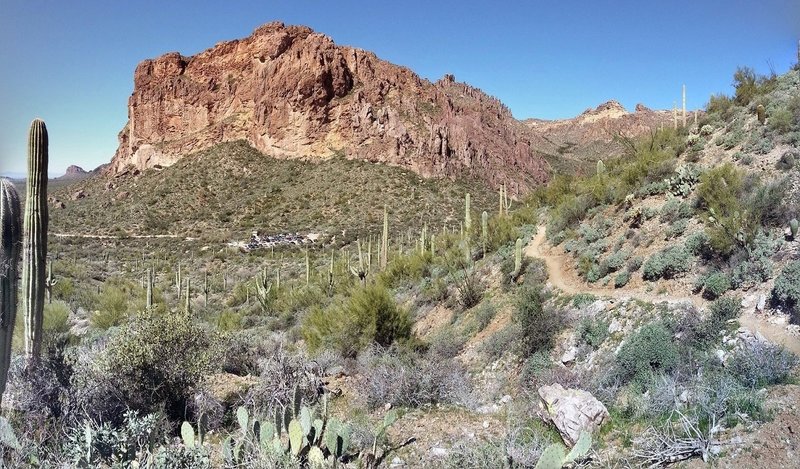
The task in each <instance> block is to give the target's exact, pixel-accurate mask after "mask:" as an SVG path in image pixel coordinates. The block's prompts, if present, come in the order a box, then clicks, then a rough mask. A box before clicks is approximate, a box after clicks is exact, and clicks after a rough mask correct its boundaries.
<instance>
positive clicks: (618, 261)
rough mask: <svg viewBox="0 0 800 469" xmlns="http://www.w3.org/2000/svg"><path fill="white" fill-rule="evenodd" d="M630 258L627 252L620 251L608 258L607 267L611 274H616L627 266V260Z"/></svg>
mask: <svg viewBox="0 0 800 469" xmlns="http://www.w3.org/2000/svg"><path fill="white" fill-rule="evenodd" d="M628 256H630V252H629V251H627V250H619V251H617V252H615V253H613V254H611V255H610V256H608V257H607V258H606V261H605V263H606V267H607V270H608V271H609V272H616V271H618V270H619V269H621V268H622V267H623V266H624V265H625V260H626V259H627V258H628Z"/></svg>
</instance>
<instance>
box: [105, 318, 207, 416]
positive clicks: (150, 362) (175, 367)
mask: <svg viewBox="0 0 800 469" xmlns="http://www.w3.org/2000/svg"><path fill="white" fill-rule="evenodd" d="M101 363H102V364H101V368H102V370H103V372H104V373H105V374H106V376H107V379H110V380H111V381H112V382H113V384H114V386H115V388H116V390H117V392H118V395H119V396H120V397H121V399H122V402H124V403H125V404H126V406H127V407H128V408H130V409H132V410H135V411H138V412H143V413H151V412H153V411H155V410H156V409H158V408H159V407H160V406H162V405H163V406H164V409H165V411H166V414H167V416H168V417H170V418H172V419H175V420H178V419H183V418H184V417H185V409H186V408H187V400H188V398H189V397H190V395H191V393H192V392H193V391H194V390H195V389H196V388H197V386H198V385H199V384H200V382H201V380H202V379H203V378H205V377H206V376H207V375H209V374H210V373H212V372H213V371H215V370H217V369H218V368H219V349H218V340H217V337H216V336H215V335H214V334H213V333H211V332H209V331H207V330H206V329H204V328H203V327H201V326H199V325H197V324H196V323H195V321H194V320H193V319H192V318H191V317H189V316H186V315H183V314H164V315H157V314H149V313H143V314H140V315H137V316H136V317H135V318H134V319H133V320H132V321H131V322H129V323H128V324H126V325H125V327H124V328H123V329H122V330H121V331H120V332H119V333H118V334H117V335H115V336H114V337H113V338H112V339H111V341H110V342H109V344H108V348H107V349H106V351H105V353H104V355H103V356H102V358H101Z"/></svg>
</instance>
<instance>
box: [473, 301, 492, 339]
mask: <svg viewBox="0 0 800 469" xmlns="http://www.w3.org/2000/svg"><path fill="white" fill-rule="evenodd" d="M495 314H497V308H496V307H495V306H494V304H492V302H491V301H484V302H483V303H481V304H480V306H479V307H478V308H476V309H475V322H476V324H477V331H476V332H481V331H482V330H484V329H486V326H488V325H489V323H491V322H492V319H494V316H495Z"/></svg>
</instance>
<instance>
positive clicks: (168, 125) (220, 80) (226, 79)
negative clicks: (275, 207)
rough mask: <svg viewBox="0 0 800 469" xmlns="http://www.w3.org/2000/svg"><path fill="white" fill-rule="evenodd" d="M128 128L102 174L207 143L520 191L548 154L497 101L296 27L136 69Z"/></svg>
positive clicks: (271, 28) (163, 162) (538, 175)
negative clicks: (352, 161)
mask: <svg viewBox="0 0 800 469" xmlns="http://www.w3.org/2000/svg"><path fill="white" fill-rule="evenodd" d="M128 117H129V121H128V124H127V125H126V126H125V128H124V129H123V130H122V131H121V132H120V135H119V140H120V145H119V148H118V150H117V152H116V154H115V155H114V158H113V160H112V163H111V165H110V168H109V171H110V172H111V173H112V174H119V173H121V172H124V171H125V170H126V168H128V167H129V166H130V165H132V166H133V167H135V168H137V169H144V168H148V167H155V166H168V165H171V164H173V163H174V162H175V161H177V160H178V159H179V158H180V157H181V156H183V155H186V154H188V153H191V152H195V151H198V150H202V149H205V148H208V147H210V146H212V145H214V144H216V143H220V142H225V141H232V140H238V139H245V140H247V141H248V142H249V143H250V144H251V145H252V146H254V147H255V148H256V149H258V150H259V151H261V152H263V153H264V154H267V155H270V156H275V157H282V158H307V159H318V158H321V157H327V156H329V155H331V154H333V153H336V152H342V151H344V152H345V153H346V154H347V156H348V157H355V158H360V159H366V160H370V161H377V162H382V163H387V164H391V165H396V166H401V167H404V168H408V169H411V170H413V171H415V172H417V173H418V174H421V175H423V176H438V177H442V176H443V177H451V178H456V177H464V176H477V177H479V178H481V179H483V180H485V181H486V182H488V183H489V184H490V185H492V186H499V185H500V184H502V183H508V184H509V185H510V186H511V188H512V191H514V192H515V193H516V192H521V191H525V190H527V189H529V188H531V187H533V186H534V185H536V184H539V183H541V182H543V181H545V180H546V179H547V177H548V165H547V163H546V162H545V160H544V159H543V158H542V157H541V155H540V154H538V153H537V149H539V148H547V147H551V145H549V144H548V143H547V142H546V141H544V140H543V139H541V138H540V137H538V136H536V135H531V134H530V133H529V132H528V131H527V129H526V128H525V126H524V125H523V124H522V123H520V122H519V121H517V120H515V119H514V118H513V117H512V115H511V112H510V111H509V110H508V108H506V107H505V106H504V105H503V104H502V103H500V102H499V101H498V100H497V99H495V98H493V97H490V96H488V95H486V94H484V93H483V92H481V91H480V90H478V89H476V88H473V87H471V86H469V85H466V84H463V83H458V82H456V81H455V78H454V77H453V76H452V75H446V76H445V77H444V78H442V79H441V80H439V81H437V82H436V83H431V82H429V81H427V80H424V79H421V78H420V77H419V76H418V75H416V74H415V73H413V72H412V71H411V70H409V69H407V68H405V67H400V66H397V65H393V64H391V63H389V62H386V61H383V60H381V59H379V58H378V57H376V56H375V55H374V54H372V53H370V52H366V51H363V50H360V49H356V48H352V47H344V46H337V45H335V44H334V43H333V41H332V40H331V39H330V38H329V37H327V36H325V35H322V34H319V33H315V32H314V31H312V30H311V29H309V28H306V27H302V26H284V25H283V24H282V23H270V24H267V25H264V26H262V27H260V28H258V29H256V30H255V31H254V32H253V34H252V35H251V36H250V37H247V38H245V39H241V40H234V41H229V42H222V43H219V44H217V45H216V46H214V47H213V48H211V49H208V50H206V51H204V52H201V53H199V54H197V55H195V56H192V57H185V56H182V55H180V54H179V53H169V54H165V55H163V56H161V57H159V58H156V59H153V60H146V61H144V62H142V63H141V64H139V66H138V67H137V68H136V72H135V76H134V91H133V94H132V96H131V97H130V99H129V104H128Z"/></svg>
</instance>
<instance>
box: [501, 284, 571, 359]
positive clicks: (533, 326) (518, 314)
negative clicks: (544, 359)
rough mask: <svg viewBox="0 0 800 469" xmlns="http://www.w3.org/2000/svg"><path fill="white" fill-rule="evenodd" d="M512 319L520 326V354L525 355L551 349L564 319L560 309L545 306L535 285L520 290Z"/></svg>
mask: <svg viewBox="0 0 800 469" xmlns="http://www.w3.org/2000/svg"><path fill="white" fill-rule="evenodd" d="M513 319H514V322H515V323H516V324H518V325H519V327H520V332H521V337H520V354H521V355H522V356H525V357H527V356H530V355H532V354H534V353H536V352H538V351H542V350H545V351H546V350H549V349H551V348H552V347H553V341H554V339H555V335H556V334H557V333H558V331H559V330H561V328H562V327H563V325H564V321H565V318H564V315H563V314H562V313H561V312H560V311H556V310H554V309H552V308H548V307H545V305H544V297H543V295H542V292H541V290H539V289H538V288H536V287H524V288H522V289H521V290H520V292H519V293H518V295H517V308H516V310H515V312H514V316H513Z"/></svg>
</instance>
